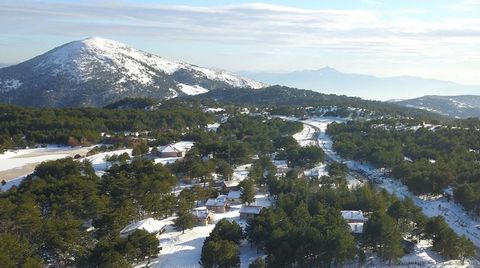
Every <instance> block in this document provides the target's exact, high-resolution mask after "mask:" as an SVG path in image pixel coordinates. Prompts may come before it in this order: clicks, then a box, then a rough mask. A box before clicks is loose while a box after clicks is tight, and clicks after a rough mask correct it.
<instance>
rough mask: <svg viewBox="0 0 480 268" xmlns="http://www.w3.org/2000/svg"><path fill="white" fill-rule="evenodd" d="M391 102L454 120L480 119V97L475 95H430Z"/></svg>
mask: <svg viewBox="0 0 480 268" xmlns="http://www.w3.org/2000/svg"><path fill="white" fill-rule="evenodd" d="M391 102H394V103H396V104H399V105H402V106H406V107H410V108H417V109H422V110H427V111H431V112H435V113H439V114H442V115H446V116H451V117H456V118H468V117H480V96H476V95H460V96H435V95H432V96H423V97H420V98H416V99H409V100H392V101H391Z"/></svg>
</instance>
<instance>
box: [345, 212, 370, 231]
mask: <svg viewBox="0 0 480 268" xmlns="http://www.w3.org/2000/svg"><path fill="white" fill-rule="evenodd" d="M340 213H342V217H343V218H344V219H345V221H346V222H347V223H348V225H349V226H350V228H351V229H352V233H355V234H361V233H363V225H364V223H365V222H366V221H367V219H366V218H365V216H364V215H363V212H362V211H361V210H342V211H340Z"/></svg>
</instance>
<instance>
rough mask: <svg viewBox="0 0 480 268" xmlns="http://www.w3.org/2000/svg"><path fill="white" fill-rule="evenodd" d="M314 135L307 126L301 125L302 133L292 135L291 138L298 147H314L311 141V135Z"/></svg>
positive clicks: (311, 129)
mask: <svg viewBox="0 0 480 268" xmlns="http://www.w3.org/2000/svg"><path fill="white" fill-rule="evenodd" d="M314 134H315V129H314V128H313V127H311V126H309V125H303V129H302V131H300V132H298V133H296V134H295V135H293V138H294V139H295V140H296V141H297V142H298V144H299V145H300V146H308V145H315V141H314V140H313V135H314Z"/></svg>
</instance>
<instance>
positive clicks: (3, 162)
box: [0, 145, 93, 171]
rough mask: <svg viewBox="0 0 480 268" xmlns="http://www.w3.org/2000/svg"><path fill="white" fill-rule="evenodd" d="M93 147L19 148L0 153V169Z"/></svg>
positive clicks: (81, 151)
mask: <svg viewBox="0 0 480 268" xmlns="http://www.w3.org/2000/svg"><path fill="white" fill-rule="evenodd" d="M92 148H93V147H66V146H57V145H48V146H47V147H45V148H34V149H21V150H15V151H7V152H5V153H3V154H0V171H6V170H10V169H17V168H21V167H23V166H25V165H28V164H36V163H41V162H43V161H47V160H56V159H60V158H65V157H69V156H74V155H75V154H82V153H86V152H88V151H89V150H90V149H92Z"/></svg>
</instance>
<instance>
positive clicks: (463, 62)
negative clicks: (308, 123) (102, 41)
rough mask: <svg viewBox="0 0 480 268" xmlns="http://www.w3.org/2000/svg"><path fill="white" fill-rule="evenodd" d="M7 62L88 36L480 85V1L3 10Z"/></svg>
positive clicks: (206, 61)
mask: <svg viewBox="0 0 480 268" xmlns="http://www.w3.org/2000/svg"><path fill="white" fill-rule="evenodd" d="M0 25H1V27H0V51H1V52H0V63H17V62H21V61H23V60H26V59H29V58H31V57H33V56H36V55H38V54H41V53H43V52H45V51H47V50H49V49H51V48H54V47H56V46H58V45H61V44H63V43H66V42H69V41H72V40H79V39H83V38H86V37H89V36H100V37H104V38H110V39H114V40H117V41H120V42H123V43H126V44H128V45H131V46H133V47H135V48H139V49H142V50H145V51H148V52H152V53H155V54H158V55H160V56H164V57H167V58H172V59H178V60H182V61H186V62H191V63H195V64H198V65H202V66H207V67H214V68H219V69H227V70H231V71H241V70H247V71H267V72H288V71H294V70H304V69H318V68H321V67H323V66H327V65H328V66H332V67H334V68H337V69H339V70H341V71H345V72H355V73H366V74H374V75H378V76H390V75H415V76H422V77H428V78H439V79H448V80H453V81H456V82H460V83H463V84H480V76H479V75H478V73H479V70H480V0H459V1H444V0H438V1H433V0H431V1H430V0H422V1H418V0H417V1H413V0H406V1H405V0H402V1H397V0H390V1H382V0H350V1H318V0H317V1H301V0H297V1H288V0H284V1H271V0H270V1H261V0H257V1H208V0H192V1H186V0H175V1H173V0H164V1H153V0H141V1H128V0H122V1H113V0H106V1H91V0H90V1H78V0H77V1H72V0H63V1H61V0H49V1H47V0H44V1H33V0H3V1H1V2H0Z"/></svg>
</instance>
